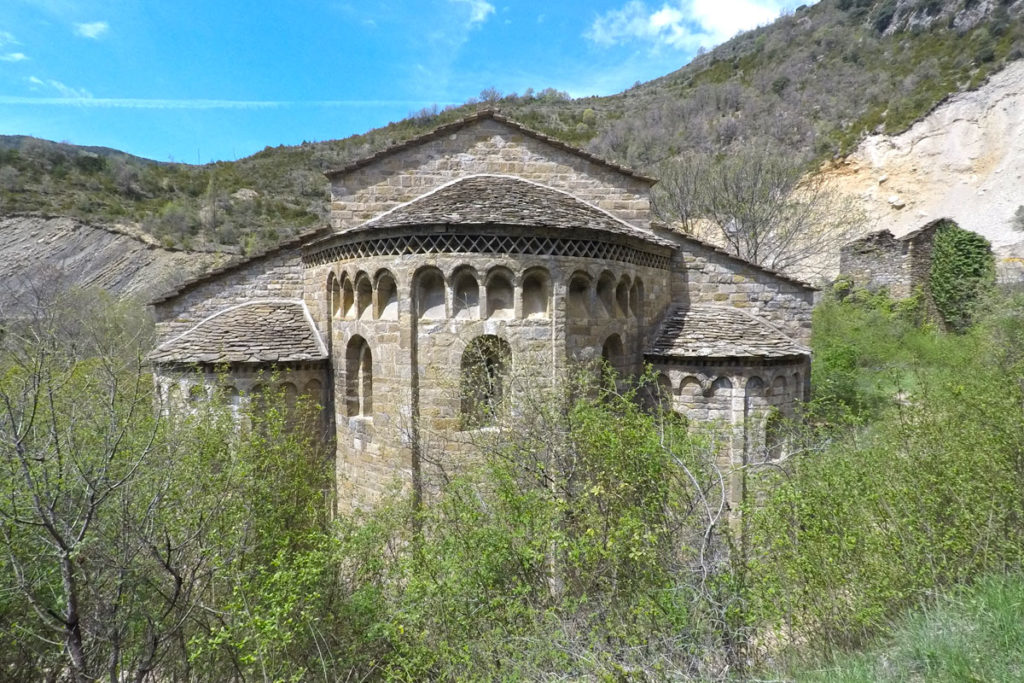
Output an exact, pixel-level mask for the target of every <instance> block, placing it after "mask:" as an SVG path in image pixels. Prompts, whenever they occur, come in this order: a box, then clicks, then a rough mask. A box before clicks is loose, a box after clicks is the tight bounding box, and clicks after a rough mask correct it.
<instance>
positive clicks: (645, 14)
mask: <svg viewBox="0 0 1024 683" xmlns="http://www.w3.org/2000/svg"><path fill="white" fill-rule="evenodd" d="M790 6H792V3H790V2H786V1H785V0H673V1H672V2H666V3H665V4H663V5H662V6H661V8H660V9H651V8H648V6H647V4H646V3H644V2H643V0H629V2H627V3H626V4H625V5H623V6H622V8H620V9H615V10H611V11H609V12H606V13H604V14H602V15H600V16H598V17H597V18H596V19H594V23H593V24H591V26H590V29H589V30H587V32H586V33H585V34H584V35H585V36H586V37H587V38H588V39H590V40H591V41H593V42H595V43H597V44H598V45H605V46H611V45H619V44H625V43H630V42H645V43H649V44H650V45H651V46H652V47H654V48H660V47H668V48H673V49H678V50H694V49H696V48H698V47H700V46H702V45H703V46H706V47H711V46H713V45H717V44H719V43H722V42H724V41H726V40H728V39H729V38H731V37H733V36H734V35H736V34H737V33H739V32H740V31H746V30H749V29H752V28H756V27H757V26H761V25H763V24H766V23H768V22H770V21H772V20H774V19H775V18H776V17H778V16H779V14H781V13H782V11H783V10H784V9H786V8H787V7H790Z"/></svg>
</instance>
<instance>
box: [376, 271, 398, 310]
mask: <svg viewBox="0 0 1024 683" xmlns="http://www.w3.org/2000/svg"><path fill="white" fill-rule="evenodd" d="M375 315H376V316H377V319H378V320H398V286H397V285H396V284H395V278H394V277H393V276H392V275H391V273H389V272H388V271H386V270H385V271H382V272H380V273H378V274H377V309H376V312H375Z"/></svg>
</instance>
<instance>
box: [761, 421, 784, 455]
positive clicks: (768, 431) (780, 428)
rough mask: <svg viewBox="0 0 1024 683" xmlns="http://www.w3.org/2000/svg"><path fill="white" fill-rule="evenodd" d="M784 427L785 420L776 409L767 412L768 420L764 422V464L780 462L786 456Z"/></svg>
mask: <svg viewBox="0 0 1024 683" xmlns="http://www.w3.org/2000/svg"><path fill="white" fill-rule="evenodd" d="M785 425H786V422H785V418H784V417H783V415H782V412H781V411H780V410H779V409H778V408H772V409H771V410H770V411H768V419H767V420H765V421H764V459H765V462H774V461H776V460H782V458H784V457H785V456H786V434H785Z"/></svg>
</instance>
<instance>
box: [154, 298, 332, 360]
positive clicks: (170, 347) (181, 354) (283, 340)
mask: <svg viewBox="0 0 1024 683" xmlns="http://www.w3.org/2000/svg"><path fill="white" fill-rule="evenodd" d="M325 358H327V348H326V347H325V346H324V343H323V340H321V339H320V334H319V333H318V332H317V330H316V328H315V327H314V326H313V320H312V319H311V318H310V316H309V312H308V310H307V309H306V305H305V304H304V303H303V302H301V301H293V300H262V301H253V302H250V303H245V304H242V305H240V306H234V307H232V308H228V309H225V310H223V311H220V312H218V313H216V314H214V315H212V316H210V317H209V318H207V319H206V320H203V321H202V322H200V323H199V324H198V325H196V326H195V327H193V328H192V329H190V330H189V331H188V332H185V333H184V334H182V335H180V336H178V337H175V338H174V339H171V340H169V341H166V342H164V343H163V344H161V345H160V346H158V347H157V348H156V349H155V350H154V351H153V352H152V353H150V354H149V359H150V360H151V361H152V362H154V363H211V364H220V363H288V362H299V361H318V360H323V359H325Z"/></svg>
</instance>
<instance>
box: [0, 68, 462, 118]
mask: <svg viewBox="0 0 1024 683" xmlns="http://www.w3.org/2000/svg"><path fill="white" fill-rule="evenodd" d="M28 81H29V82H30V83H31V84H32V85H33V86H35V87H34V88H33V89H34V90H39V89H40V88H54V89H56V90H57V91H58V92H60V93H61V94H62V95H65V96H63V97H18V96H11V95H0V104H4V105H26V106H63V107H66V106H80V107H95V108H104V109H195V110H207V109H276V108H284V107H296V108H301V107H325V108H358V107H395V106H401V107H425V106H429V105H431V104H438V105H448V104H459V103H458V102H436V101H432V100H431V101H427V100H309V101H300V100H203V99H194V100H156V99H141V98H132V97H93V96H92V95H91V94H90V93H89V92H88V91H86V90H75V89H73V88H68V87H67V86H65V85H64V84H63V83H60V82H58V81H43V80H42V79H39V78H36V77H35V76H32V77H30V78H29V79H28Z"/></svg>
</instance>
